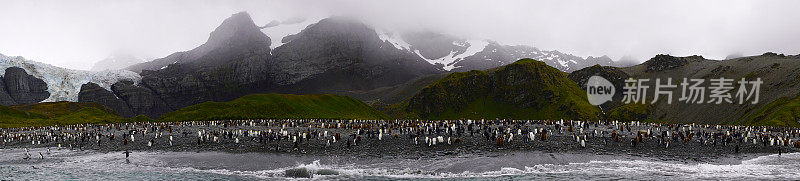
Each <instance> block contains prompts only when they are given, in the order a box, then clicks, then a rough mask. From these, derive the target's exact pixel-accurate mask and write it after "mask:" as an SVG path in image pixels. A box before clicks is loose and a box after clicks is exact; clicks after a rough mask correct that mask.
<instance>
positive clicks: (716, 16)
mask: <svg viewBox="0 0 800 181" xmlns="http://www.w3.org/2000/svg"><path fill="white" fill-rule="evenodd" d="M798 7H800V1H788V0H787V1H763V0H760V1H738V0H720V1H674V0H670V1H661V2H654V1H636V0H632V1H621V0H614V1H600V0H588V1H566V0H554V1H529V0H520V1H495V0H492V1H488V0H487V1H464V0H453V1H428V0H419V1H417V0H397V1H356V0H338V1H196V0H185V1H170V0H153V1H108V0H86V1H79V0H78V1H76V0H70V1H63V0H52V1H35V0H34V1H31V0H3V1H0V53H2V54H5V55H13V56H24V57H26V58H27V59H32V60H35V61H40V62H45V63H50V64H53V65H57V66H62V67H68V68H74V69H84V70H85V69H89V68H91V66H92V64H93V63H94V62H96V61H99V60H101V59H103V58H105V57H107V56H109V55H110V54H112V53H114V52H121V53H130V54H134V55H138V56H145V57H155V58H160V57H164V56H166V55H169V54H170V53H173V52H177V51H185V50H189V49H192V48H194V47H196V46H199V45H200V44H202V43H203V42H205V40H206V39H207V38H208V34H209V33H210V32H211V31H212V30H213V29H214V28H215V27H216V26H217V25H219V24H220V23H221V22H222V20H224V19H225V18H227V17H229V16H230V15H231V14H233V13H236V12H239V11H248V12H249V13H250V14H251V16H252V17H253V19H254V20H255V22H256V23H257V24H259V25H264V24H267V23H268V22H270V21H271V20H284V19H289V18H292V17H297V16H306V15H308V14H310V13H313V14H322V15H331V14H335V15H346V16H356V17H359V18H362V19H363V20H364V21H366V22H368V23H370V24H373V25H375V26H380V27H386V28H393V29H408V30H417V29H425V30H434V31H441V32H445V33H449V34H454V35H459V36H466V37H474V38H486V39H492V40H496V41H499V42H500V43H504V44H522V45H533V46H536V47H538V48H540V49H544V50H559V51H561V52H565V53H571V54H575V55H578V56H583V57H586V56H589V55H592V56H599V55H609V56H611V57H612V58H613V59H617V58H619V57H622V56H625V55H631V56H633V57H635V58H637V59H639V60H641V61H643V60H646V59H648V58H650V57H652V56H654V55H655V54H659V53H668V54H673V55H680V56H684V55H692V54H699V55H703V56H705V57H706V58H714V59H723V58H724V57H725V56H727V55H729V54H734V53H741V54H744V55H756V54H761V53H763V52H766V51H773V52H778V53H785V54H798V53H800V23H798V22H800V13H798V12H799V10H800V9H798Z"/></svg>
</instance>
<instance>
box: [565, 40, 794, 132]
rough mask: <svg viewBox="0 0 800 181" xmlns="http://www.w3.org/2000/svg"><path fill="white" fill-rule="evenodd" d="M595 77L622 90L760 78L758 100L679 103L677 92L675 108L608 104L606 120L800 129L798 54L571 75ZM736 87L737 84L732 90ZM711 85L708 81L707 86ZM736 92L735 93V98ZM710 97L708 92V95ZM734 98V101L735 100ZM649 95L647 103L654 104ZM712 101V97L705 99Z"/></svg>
mask: <svg viewBox="0 0 800 181" xmlns="http://www.w3.org/2000/svg"><path fill="white" fill-rule="evenodd" d="M591 75H601V76H604V77H606V78H609V79H611V80H612V82H615V84H617V86H618V87H619V86H621V84H622V83H621V81H622V80H624V79H627V78H634V79H642V78H649V79H651V82H652V80H654V79H656V78H660V79H661V80H667V78H672V81H673V83H674V84H677V83H678V81H681V80H682V79H683V78H699V79H716V78H721V77H724V78H727V79H734V80H735V81H739V80H741V79H742V78H746V79H747V80H749V81H752V80H754V79H756V78H761V80H762V81H763V84H761V86H760V93H759V95H760V96H759V101H758V103H757V104H751V103H750V102H748V103H745V104H738V103H722V104H713V103H703V104H698V103H686V102H678V98H679V97H680V96H681V94H680V93H681V91H680V90H675V91H673V94H675V95H673V96H675V97H674V98H673V102H672V104H668V103H665V102H664V101H659V102H656V103H655V104H649V105H647V106H645V105H635V104H631V105H621V104H618V102H620V101H621V96H620V97H617V96H615V98H614V99H613V100H614V101H615V102H617V103H606V104H604V105H603V110H606V118H607V119H609V120H620V121H652V122H669V123H700V124H736V125H769V126H800V98H799V97H800V55H783V54H776V53H764V54H762V55H759V56H748V57H739V58H731V59H728V60H724V61H721V60H710V59H706V58H704V57H702V56H697V55H695V56H688V57H675V56H670V55H657V56H655V57H653V58H651V59H650V60H648V61H646V62H644V63H642V64H639V65H636V66H631V67H622V68H617V67H588V68H585V69H582V70H578V71H575V72H573V73H571V74H570V77H571V78H573V80H575V81H576V82H579V83H585V81H586V79H588V78H589V77H590V76H591ZM737 84H738V83H735V82H734V86H737ZM706 86H708V83H706ZM736 91H737V90H736V89H734V90H731V92H730V93H731V94H732V95H735V94H736ZM706 93H707V94H708V91H706ZM734 98H735V97H734ZM652 99H653V97H652V91H651V94H649V95H648V98H647V100H648V101H651V100H652ZM706 101H708V95H706ZM751 101H752V100H751Z"/></svg>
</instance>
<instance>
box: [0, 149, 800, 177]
mask: <svg viewBox="0 0 800 181" xmlns="http://www.w3.org/2000/svg"><path fill="white" fill-rule="evenodd" d="M34 151H37V152H38V151H41V150H34ZM0 152H2V153H3V154H2V155H6V156H0V160H11V159H10V158H8V157H10V156H9V155H12V153H13V154H20V153H21V152H20V151H19V150H16V151H12V152H9V151H7V150H6V151H0ZM184 154H195V153H173V152H141V153H136V156H135V157H132V158H131V159H130V160H126V159H124V155H123V154H121V153H119V152H114V153H94V152H79V151H53V152H52V153H51V154H50V155H49V156H48V157H50V158H48V159H52V160H55V161H49V162H29V163H25V162H22V163H18V162H13V163H12V162H7V163H0V164H3V165H9V166H10V167H5V166H4V167H3V168H0V174H14V173H23V175H21V176H19V175H17V176H13V177H11V178H12V179H23V180H24V179H34V180H37V179H45V180H47V179H69V178H111V179H123V180H124V179H146V180H155V179H159V178H165V179H193V178H197V179H208V178H221V179H231V178H232V179H236V178H239V179H241V178H254V179H269V180H274V179H295V178H291V177H286V174H285V173H286V172H287V171H288V170H295V169H303V170H306V171H308V172H309V173H310V174H313V178H312V179H322V180H348V179H361V178H387V179H422V180H425V179H454V180H458V179H464V178H474V179H478V180H480V179H495V178H498V177H510V178H520V179H535V178H539V179H541V178H547V179H616V178H620V179H645V180H652V179H657V180H663V179H723V180H730V179H800V172H797V170H798V169H800V153H788V154H782V155H777V154H775V155H765V156H758V157H755V158H752V159H746V160H742V161H741V163H737V164H714V163H691V162H690V163H681V162H665V161H656V160H637V159H630V158H618V159H608V160H601V159H599V160H591V161H587V162H578V163H567V164H539V163H535V162H531V163H530V164H528V165H524V166H519V165H491V166H490V167H493V169H490V170H488V171H479V170H475V169H473V170H470V169H467V170H465V171H461V172H451V171H442V170H447V169H441V168H440V167H463V165H455V164H452V163H458V162H465V161H464V160H465V159H469V158H452V159H443V160H438V161H435V162H422V161H415V160H407V161H400V162H398V161H397V160H378V161H375V162H371V163H367V164H364V163H362V164H359V163H337V164H323V163H322V162H321V161H320V160H314V161H311V162H306V163H296V164H295V165H293V166H285V167H280V168H274V169H262V170H236V169H231V168H225V167H220V168H197V167H193V166H185V165H175V164H171V163H169V162H166V161H163V158H164V157H171V156H172V157H174V156H176V155H184ZM204 156H205V155H204ZM376 159H379V158H376ZM474 159H480V160H478V161H479V162H486V161H487V159H488V161H496V162H502V161H503V160H500V161H497V160H490V159H502V158H501V157H498V158H487V157H479V158H474ZM382 161H385V162H382ZM4 162H6V161H4ZM445 163H451V164H445ZM29 167H35V168H37V169H36V170H30V169H28V168H29ZM65 175H67V176H69V177H63V176H65ZM4 176H8V175H4Z"/></svg>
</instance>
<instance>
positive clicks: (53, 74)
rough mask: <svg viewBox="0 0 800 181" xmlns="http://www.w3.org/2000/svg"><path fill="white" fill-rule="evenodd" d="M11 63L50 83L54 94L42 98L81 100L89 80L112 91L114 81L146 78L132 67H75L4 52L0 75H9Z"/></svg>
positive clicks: (1, 55) (48, 88) (0, 62)
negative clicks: (7, 70)
mask: <svg viewBox="0 0 800 181" xmlns="http://www.w3.org/2000/svg"><path fill="white" fill-rule="evenodd" d="M9 67H19V68H22V69H24V70H25V72H27V73H28V74H30V75H32V76H34V77H36V78H38V79H42V80H43V81H44V82H45V83H47V92H50V97H48V98H47V99H45V100H43V101H42V102H57V101H71V102H77V101H78V93H80V90H81V86H82V85H83V84H86V83H88V82H92V83H95V84H97V85H100V87H103V88H105V89H106V90H109V91H110V90H111V85H113V84H114V83H117V82H119V81H131V82H133V83H134V84H139V82H141V80H142V77H141V76H140V75H139V74H137V73H135V72H132V71H128V70H104V71H86V70H73V69H67V68H63V67H57V66H53V65H50V64H46V63H41V62H36V61H32V60H27V59H25V58H23V57H21V56H6V55H3V54H0V75H5V73H6V69H7V68H9Z"/></svg>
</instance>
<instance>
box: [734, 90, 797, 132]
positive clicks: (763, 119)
mask: <svg viewBox="0 0 800 181" xmlns="http://www.w3.org/2000/svg"><path fill="white" fill-rule="evenodd" d="M799 121H800V96H797V97H795V98H788V97H781V98H778V99H776V100H775V101H772V102H770V103H769V104H766V105H764V106H762V107H760V108H757V109H755V110H753V111H751V112H750V113H748V114H747V116H745V118H744V119H743V120H740V121H739V122H738V123H737V124H740V125H755V126H792V127H799V126H800V122H799Z"/></svg>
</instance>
